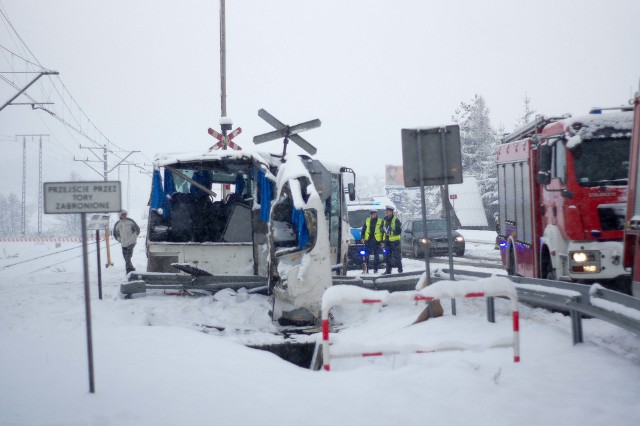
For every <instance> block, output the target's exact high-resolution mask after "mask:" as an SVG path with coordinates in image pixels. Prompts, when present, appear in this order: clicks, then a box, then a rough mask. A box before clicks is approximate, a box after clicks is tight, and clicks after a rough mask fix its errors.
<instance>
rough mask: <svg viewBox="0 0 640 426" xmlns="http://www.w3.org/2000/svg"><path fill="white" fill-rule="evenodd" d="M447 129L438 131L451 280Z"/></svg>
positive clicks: (453, 305)
mask: <svg viewBox="0 0 640 426" xmlns="http://www.w3.org/2000/svg"><path fill="white" fill-rule="evenodd" d="M446 131H447V129H446V128H444V127H441V128H440V130H439V132H440V148H441V152H442V165H443V167H444V170H443V171H444V173H443V175H444V176H443V177H444V196H443V197H442V201H443V204H444V212H445V215H446V217H447V242H448V246H449V279H450V280H451V281H453V280H454V278H453V242H452V241H451V235H452V232H451V210H450V209H449V169H448V168H446V167H447V164H449V163H448V162H447V149H446V145H445V137H444V136H445V133H446ZM451 313H452V314H453V315H455V314H456V299H454V298H451Z"/></svg>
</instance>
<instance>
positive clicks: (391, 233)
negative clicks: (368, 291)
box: [382, 206, 402, 275]
mask: <svg viewBox="0 0 640 426" xmlns="http://www.w3.org/2000/svg"><path fill="white" fill-rule="evenodd" d="M393 211H394V209H393V207H392V206H387V209H386V216H385V218H384V221H383V223H382V229H383V231H384V236H383V239H382V241H383V246H382V247H385V248H386V249H387V254H386V257H385V260H386V262H387V270H386V271H385V272H383V275H388V274H390V273H391V268H392V266H395V267H397V268H398V272H399V273H402V253H401V251H400V230H401V228H402V224H401V223H400V219H398V218H397V217H396V216H395V215H394V214H393Z"/></svg>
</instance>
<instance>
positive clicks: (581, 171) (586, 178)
mask: <svg viewBox="0 0 640 426" xmlns="http://www.w3.org/2000/svg"><path fill="white" fill-rule="evenodd" d="M630 143H631V139H630V138H615V139H613V138H608V139H591V140H586V141H583V142H582V143H581V144H579V145H577V146H576V147H575V148H573V150H572V153H573V162H574V165H575V169H576V180H577V181H578V183H579V184H580V185H581V186H599V185H626V184H627V176H628V175H629V146H630Z"/></svg>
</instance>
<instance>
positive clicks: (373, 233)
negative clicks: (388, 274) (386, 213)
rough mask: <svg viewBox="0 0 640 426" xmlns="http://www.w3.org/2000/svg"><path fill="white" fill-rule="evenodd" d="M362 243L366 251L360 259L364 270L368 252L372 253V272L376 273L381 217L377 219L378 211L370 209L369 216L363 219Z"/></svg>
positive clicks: (380, 238)
mask: <svg viewBox="0 0 640 426" xmlns="http://www.w3.org/2000/svg"><path fill="white" fill-rule="evenodd" d="M361 235H362V243H363V244H364V245H365V250H366V252H367V254H366V256H365V258H364V259H362V263H363V264H362V268H363V271H364V272H368V271H369V254H373V272H374V273H376V274H377V273H378V256H379V255H380V243H381V241H382V219H378V211H377V210H375V209H371V211H370V217H368V218H367V220H365V222H364V225H362V230H361Z"/></svg>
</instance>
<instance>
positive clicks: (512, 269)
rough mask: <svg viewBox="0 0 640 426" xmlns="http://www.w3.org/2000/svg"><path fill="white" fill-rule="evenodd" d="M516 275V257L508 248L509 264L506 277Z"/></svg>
mask: <svg viewBox="0 0 640 426" xmlns="http://www.w3.org/2000/svg"><path fill="white" fill-rule="evenodd" d="M515 274H516V257H515V256H514V254H513V248H511V247H509V263H508V266H507V275H515Z"/></svg>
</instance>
